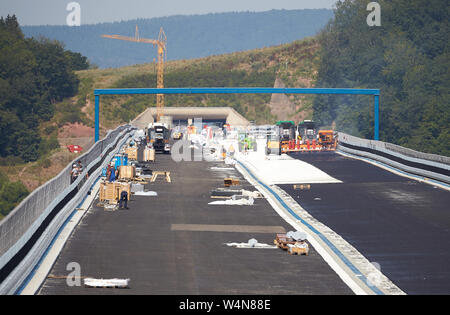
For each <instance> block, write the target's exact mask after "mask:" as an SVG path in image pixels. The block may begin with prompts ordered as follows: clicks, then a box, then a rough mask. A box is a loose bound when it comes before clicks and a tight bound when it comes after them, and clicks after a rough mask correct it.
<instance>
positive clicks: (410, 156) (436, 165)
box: [338, 132, 450, 184]
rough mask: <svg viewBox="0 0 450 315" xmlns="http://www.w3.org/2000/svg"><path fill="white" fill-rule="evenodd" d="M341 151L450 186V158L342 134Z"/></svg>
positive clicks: (340, 134)
mask: <svg viewBox="0 0 450 315" xmlns="http://www.w3.org/2000/svg"><path fill="white" fill-rule="evenodd" d="M338 135H339V147H338V148H339V150H341V151H343V152H347V153H351V154H355V155H359V156H364V157H368V158H370V159H373V160H377V161H380V162H382V163H385V164H388V165H390V166H392V167H395V168H397V169H400V170H402V171H405V172H408V173H411V174H415V175H419V176H423V177H425V178H430V179H434V180H437V181H441V182H444V183H447V184H450V158H448V157H446V156H440V155H435V154H428V153H423V152H418V151H414V150H411V149H407V148H403V147H400V146H398V145H394V144H391V143H386V142H382V141H376V140H366V139H362V138H358V137H354V136H351V135H348V134H345V133H342V132H339V133H338Z"/></svg>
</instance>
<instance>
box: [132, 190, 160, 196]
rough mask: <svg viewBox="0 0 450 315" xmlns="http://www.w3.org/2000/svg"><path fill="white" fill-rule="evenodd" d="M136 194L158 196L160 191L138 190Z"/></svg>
mask: <svg viewBox="0 0 450 315" xmlns="http://www.w3.org/2000/svg"><path fill="white" fill-rule="evenodd" d="M134 195H135V196H147V197H156V196H158V193H157V192H155V191H138V192H136V193H135V194H134Z"/></svg>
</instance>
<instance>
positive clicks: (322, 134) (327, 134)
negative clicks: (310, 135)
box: [318, 130, 337, 150]
mask: <svg viewBox="0 0 450 315" xmlns="http://www.w3.org/2000/svg"><path fill="white" fill-rule="evenodd" d="M318 139H319V145H320V146H321V148H322V150H336V146H337V138H336V136H335V134H334V131H333V130H319V133H318Z"/></svg>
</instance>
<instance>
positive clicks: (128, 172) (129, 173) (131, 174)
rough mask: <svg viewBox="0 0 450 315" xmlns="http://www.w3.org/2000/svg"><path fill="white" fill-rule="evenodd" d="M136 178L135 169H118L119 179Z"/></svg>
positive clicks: (121, 167)
mask: <svg viewBox="0 0 450 315" xmlns="http://www.w3.org/2000/svg"><path fill="white" fill-rule="evenodd" d="M135 177H136V167H135V166H132V165H126V166H124V165H122V166H120V167H119V179H133V178H135Z"/></svg>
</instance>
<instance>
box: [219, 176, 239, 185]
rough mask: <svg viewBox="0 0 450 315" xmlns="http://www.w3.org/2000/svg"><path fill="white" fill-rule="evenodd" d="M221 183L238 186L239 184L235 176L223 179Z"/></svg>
mask: <svg viewBox="0 0 450 315" xmlns="http://www.w3.org/2000/svg"><path fill="white" fill-rule="evenodd" d="M223 184H224V185H225V187H230V186H238V185H239V184H240V181H239V179H237V178H231V177H228V178H224V179H223Z"/></svg>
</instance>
